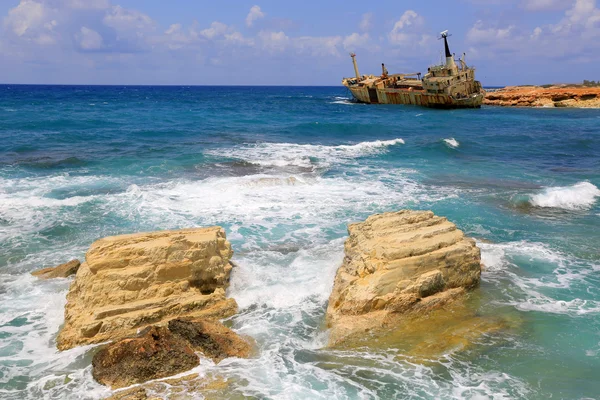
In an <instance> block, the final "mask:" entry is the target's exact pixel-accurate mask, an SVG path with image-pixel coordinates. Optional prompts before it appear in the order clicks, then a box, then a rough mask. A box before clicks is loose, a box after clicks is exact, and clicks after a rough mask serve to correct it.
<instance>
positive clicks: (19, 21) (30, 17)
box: [4, 0, 47, 36]
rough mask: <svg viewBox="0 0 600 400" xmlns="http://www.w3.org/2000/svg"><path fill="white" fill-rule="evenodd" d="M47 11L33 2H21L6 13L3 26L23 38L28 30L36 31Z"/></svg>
mask: <svg viewBox="0 0 600 400" xmlns="http://www.w3.org/2000/svg"><path fill="white" fill-rule="evenodd" d="M46 15H47V10H46V9H45V7H44V5H43V4H41V3H38V2H36V1H33V0H22V1H21V2H20V3H19V5H18V6H16V7H15V8H13V9H11V10H10V11H9V12H8V16H7V17H6V18H4V25H5V26H6V27H8V28H9V29H11V30H12V32H13V33H14V34H15V35H17V36H23V35H24V34H25V33H26V32H27V31H28V30H31V29H36V28H38V27H39V26H40V25H42V24H43V23H44V21H45V17H46Z"/></svg>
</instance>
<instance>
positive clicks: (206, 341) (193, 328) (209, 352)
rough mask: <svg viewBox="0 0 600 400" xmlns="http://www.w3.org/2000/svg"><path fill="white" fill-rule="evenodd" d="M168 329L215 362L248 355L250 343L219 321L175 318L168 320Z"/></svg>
mask: <svg viewBox="0 0 600 400" xmlns="http://www.w3.org/2000/svg"><path fill="white" fill-rule="evenodd" d="M169 330H170V331H171V332H172V333H174V334H176V335H179V336H180V337H181V338H183V339H185V340H186V341H187V342H188V343H189V344H190V345H191V346H192V347H193V348H194V350H196V351H200V352H202V353H203V354H204V355H205V356H206V357H208V358H211V359H212V360H213V361H214V362H215V363H218V362H219V361H221V360H223V359H224V358H227V357H240V358H247V357H249V356H250V351H251V346H250V344H249V343H248V342H246V341H245V340H243V339H242V338H241V337H239V336H238V335H237V334H236V333H235V332H233V331H232V330H231V329H229V328H227V327H225V326H223V324H221V323H219V322H210V321H186V320H181V319H175V320H171V321H169Z"/></svg>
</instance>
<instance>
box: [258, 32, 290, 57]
mask: <svg viewBox="0 0 600 400" xmlns="http://www.w3.org/2000/svg"><path fill="white" fill-rule="evenodd" d="M257 36H258V39H259V40H260V42H261V45H262V48H263V49H266V50H268V51H270V52H276V51H283V50H285V49H286V48H287V46H288V44H289V43H290V38H289V37H288V36H287V35H286V34H285V33H284V32H283V31H279V32H268V31H260V32H258V35H257Z"/></svg>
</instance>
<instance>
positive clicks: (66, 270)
mask: <svg viewBox="0 0 600 400" xmlns="http://www.w3.org/2000/svg"><path fill="white" fill-rule="evenodd" d="M80 265H81V263H80V262H79V260H71V261H69V262H68V263H65V264H61V265H59V266H57V267H50V268H43V269H40V270H37V271H33V272H32V273H31V275H33V276H37V277H38V278H40V279H53V278H66V277H69V276H71V275H75V274H76V273H77V270H78V269H79V266H80Z"/></svg>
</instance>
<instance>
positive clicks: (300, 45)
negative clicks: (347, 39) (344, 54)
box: [293, 36, 343, 57]
mask: <svg viewBox="0 0 600 400" xmlns="http://www.w3.org/2000/svg"><path fill="white" fill-rule="evenodd" d="M342 40H343V39H342V37H341V36H302V37H298V38H294V39H293V44H294V48H295V49H296V51H297V52H298V53H299V54H303V53H307V54H310V55H311V56H315V57H327V56H333V57H338V56H339V55H340V53H339V51H338V46H339V45H340V44H342Z"/></svg>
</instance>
